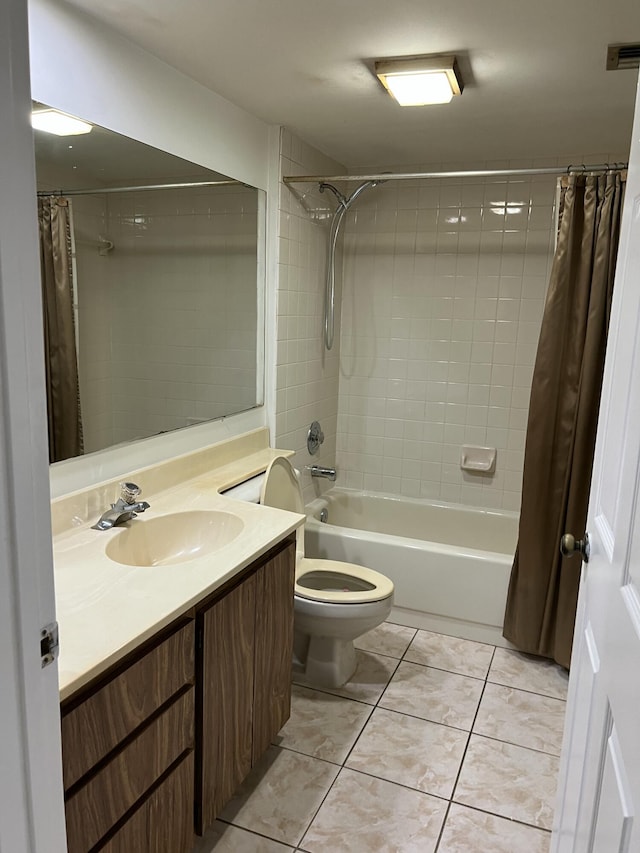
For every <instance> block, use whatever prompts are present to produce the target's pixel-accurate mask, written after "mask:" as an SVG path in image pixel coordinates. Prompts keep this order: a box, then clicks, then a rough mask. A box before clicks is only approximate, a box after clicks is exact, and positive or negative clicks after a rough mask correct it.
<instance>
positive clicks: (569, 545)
mask: <svg viewBox="0 0 640 853" xmlns="http://www.w3.org/2000/svg"><path fill="white" fill-rule="evenodd" d="M560 553H561V554H562V556H563V557H573V555H574V554H582V559H583V560H584V562H585V563H588V562H589V555H590V553H591V546H590V544H589V534H588V533H585V534H584V539H576V538H575V536H572V535H571V534H570V533H565V534H564V536H563V537H562V539H561V540H560Z"/></svg>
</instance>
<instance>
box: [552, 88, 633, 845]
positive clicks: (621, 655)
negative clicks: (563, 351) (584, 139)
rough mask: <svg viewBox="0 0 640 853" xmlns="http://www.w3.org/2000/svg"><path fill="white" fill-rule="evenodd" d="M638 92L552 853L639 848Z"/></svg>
mask: <svg viewBox="0 0 640 853" xmlns="http://www.w3.org/2000/svg"><path fill="white" fill-rule="evenodd" d="M638 92H639V94H638V99H637V102H636V115H635V125H634V131H633V142H632V150H631V159H630V164H629V179H628V184H627V191H626V199H625V204H624V212H623V225H622V237H621V243H620V252H619V255H618V266H617V273H616V283H615V288H614V305H613V309H612V317H611V325H610V331H609V344H608V349H607V360H606V367H605V376H604V386H603V393H602V403H601V407H600V421H599V425H598V440H597V444H596V456H595V463H594V469H593V481H592V486H591V500H590V505H589V517H588V530H589V534H590V539H591V557H590V560H589V562H588V563H584V564H583V567H582V582H581V588H580V598H579V603H578V617H577V621H576V633H575V638H574V649H573V656H572V659H571V676H570V681H569V696H568V702H567V721H566V725H565V738H564V743H563V751H562V759H561V769H560V779H559V785H558V801H557V803H558V805H557V811H556V820H555V824H556V827H555V830H554V835H553V841H552V850H553V851H554V853H590V851H596V853H627V852H628V853H639V851H640V88H639V90H638ZM567 532H568V533H572V532H573V531H567ZM574 559H579V557H575V558H574Z"/></svg>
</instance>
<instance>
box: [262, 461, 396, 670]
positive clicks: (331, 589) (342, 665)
mask: <svg viewBox="0 0 640 853" xmlns="http://www.w3.org/2000/svg"><path fill="white" fill-rule="evenodd" d="M260 502H261V503H263V504H266V505H267V506H271V507H275V508H277V509H285V510H289V511H290V512H297V513H301V514H304V501H303V498H302V492H301V490H300V483H299V482H298V478H297V476H296V472H295V471H294V469H293V468H292V466H291V464H290V463H289V462H288V461H287V459H285V458H284V457H277V458H276V459H274V460H273V462H272V463H271V464H270V466H269V468H268V469H267V471H266V475H265V479H264V483H263V486H262V494H261V497H260ZM295 577H296V580H295V589H294V667H296V668H297V669H299V670H301V671H303V672H304V674H305V679H306V681H307V682H308V683H309V684H315V685H317V686H319V687H342V685H343V684H346V683H347V681H348V680H349V679H350V678H351V676H352V675H353V673H354V672H355V668H356V653H355V648H354V645H353V641H354V640H355V639H356V638H357V637H359V636H361V635H362V634H365V633H366V632H367V631H370V630H371V629H372V628H376V627H377V626H378V625H380V624H381V623H382V622H384V620H385V619H386V618H387V616H388V615H389V613H390V612H391V607H392V605H393V583H392V581H390V580H389V578H387V577H385V576H384V575H383V574H380V572H375V571H373V570H372V569H367V568H365V567H363V566H357V565H355V564H354V563H342V562H339V561H337V560H322V559H311V558H308V557H305V556H304V531H303V530H300V531H299V534H298V541H297V546H296V573H295Z"/></svg>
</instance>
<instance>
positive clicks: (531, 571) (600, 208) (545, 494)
mask: <svg viewBox="0 0 640 853" xmlns="http://www.w3.org/2000/svg"><path fill="white" fill-rule="evenodd" d="M625 180H626V173H620V172H615V173H609V174H607V175H600V176H590V175H589V176H586V175H577V176H571V177H568V178H564V179H563V186H562V190H561V204H560V210H561V220H560V230H559V235H558V245H557V249H556V254H555V258H554V261H553V268H552V271H551V280H550V283H549V291H548V295H547V301H546V305H545V310H544V318H543V321H542V329H541V332H540V341H539V344H538V353H537V356H536V364H535V369H534V373H533V381H532V386H531V401H530V406H529V422H528V425H527V439H526V447H525V456H524V473H523V482H522V505H521V511H520V529H519V539H518V547H517V550H516V554H515V560H514V563H513V568H512V570H511V581H510V584H509V594H508V598H507V607H506V613H505V620H504V632H503V633H504V636H505V637H506V638H507V639H508V640H510V641H511V642H512V643H514V645H516V646H517V647H518V648H519V649H522V651H525V652H531V653H532V654H536V655H542V656H544V657H549V658H553V659H554V660H555V661H557V662H558V663H560V664H562V666H564V667H567V668H568V667H569V662H570V659H571V644H572V639H573V629H574V622H575V613H576V604H577V598H578V584H579V580H580V566H581V563H580V559H579V557H578V556H576V557H573V558H572V559H569V558H565V557H562V555H561V554H560V549H559V545H560V538H561V536H562V535H563V534H564V533H565V532H566V533H572V534H573V535H574V536H575V537H576V539H578V538H580V539H581V538H583V535H584V533H585V525H586V518H587V507H588V501H589V487H590V484H591V468H592V464H593V454H594V448H595V439H596V427H597V420H598V406H599V402H600V391H601V387H602V372H603V368H604V356H605V348H606V343H607V328H608V324H609V314H610V307H611V295H612V291H613V278H614V271H615V263H616V255H617V251H618V240H619V232H620V211H621V206H622V196H623V192H624V182H625Z"/></svg>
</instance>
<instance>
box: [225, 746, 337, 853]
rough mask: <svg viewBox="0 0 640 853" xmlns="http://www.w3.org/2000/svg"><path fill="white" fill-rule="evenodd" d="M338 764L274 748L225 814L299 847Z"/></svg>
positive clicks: (233, 820) (242, 823)
mask: <svg viewBox="0 0 640 853" xmlns="http://www.w3.org/2000/svg"><path fill="white" fill-rule="evenodd" d="M338 770H339V768H338V767H336V765H335V764H328V763H327V762H326V761H320V760H319V759H317V758H311V757H310V756H307V755H300V754H299V753H297V752H291V751H290V750H288V749H278V748H277V747H274V746H272V747H271V748H270V749H269V750H268V751H267V753H266V755H265V756H264V758H262V759H261V761H260V762H259V763H258V765H257V766H256V767H255V768H254V769H253V770H252V771H251V773H250V774H249V776H248V777H247V779H246V780H245V781H244V782H243V784H242V785H241V786H240V789H239V790H238V792H237V793H236V795H235V796H234V797H233V799H232V800H231V801H230V802H229V804H228V805H227V806H226V808H225V809H224V811H223V812H222V814H221V817H222V819H223V820H225V821H228V822H229V823H233V824H235V825H236V826H240V827H243V828H244V829H250V830H253V831H254V832H258V833H260V834H262V835H266V836H268V837H269V838H273V839H274V840H276V841H282V842H284V843H285V844H291V845H293V846H295V845H296V844H297V843H298V842H299V841H300V839H301V838H302V835H303V833H304V831H305V830H306V828H307V827H308V826H309V823H310V821H311V819H312V817H313V815H314V814H315V812H316V810H317V808H318V806H319V805H320V803H321V802H322V800H323V798H324V796H325V794H326V793H327V791H328V790H329V788H330V787H331V784H332V782H333V781H334V779H335V778H336V776H337V774H338Z"/></svg>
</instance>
